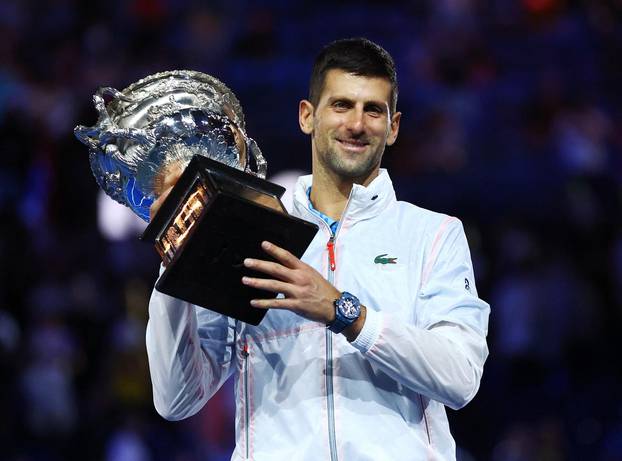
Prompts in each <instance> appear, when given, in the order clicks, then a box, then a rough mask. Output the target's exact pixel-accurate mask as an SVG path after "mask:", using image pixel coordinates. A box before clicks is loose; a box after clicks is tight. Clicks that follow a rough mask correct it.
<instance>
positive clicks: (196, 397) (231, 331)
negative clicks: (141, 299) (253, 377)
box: [146, 289, 236, 420]
mask: <svg viewBox="0 0 622 461" xmlns="http://www.w3.org/2000/svg"><path fill="white" fill-rule="evenodd" d="M146 335H147V337H146V342H147V356H148V358H149V370H150V373H151V382H152V386H153V403H154V406H155V408H156V410H157V412H158V413H159V414H160V415H161V416H162V417H164V418H166V419H168V420H179V419H183V418H187V417H189V416H192V415H194V414H195V413H197V412H198V411H199V410H200V409H201V408H202V407H203V405H205V403H206V402H207V401H208V400H209V398H210V397H211V396H212V395H214V394H215V393H216V391H217V390H218V389H219V388H220V386H221V385H222V384H223V383H224V382H225V381H226V380H227V378H228V377H229V376H230V375H231V374H232V373H233V370H235V368H236V365H235V363H234V360H235V354H234V344H235V321H234V320H233V319H231V318H229V317H226V316H224V315H221V314H217V313H215V312H211V311H208V310H206V309H201V308H199V307H196V306H194V305H192V304H190V303H187V302H185V301H181V300H179V299H176V298H172V297H170V296H168V295H165V294H163V293H160V292H158V291H156V290H155V289H154V290H153V293H152V295H151V299H150V301H149V322H148V323H147V334H146Z"/></svg>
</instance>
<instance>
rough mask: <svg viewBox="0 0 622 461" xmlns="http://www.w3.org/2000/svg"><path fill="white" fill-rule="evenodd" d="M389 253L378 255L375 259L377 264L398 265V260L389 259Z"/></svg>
mask: <svg viewBox="0 0 622 461" xmlns="http://www.w3.org/2000/svg"><path fill="white" fill-rule="evenodd" d="M386 256H387V253H384V254H381V255H378V256H376V257H375V258H374V263H375V264H397V262H396V261H397V258H387V257H386Z"/></svg>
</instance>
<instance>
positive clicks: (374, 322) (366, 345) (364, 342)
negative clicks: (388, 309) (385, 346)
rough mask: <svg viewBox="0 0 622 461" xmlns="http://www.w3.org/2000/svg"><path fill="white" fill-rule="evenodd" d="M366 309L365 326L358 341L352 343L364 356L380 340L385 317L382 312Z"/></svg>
mask: <svg viewBox="0 0 622 461" xmlns="http://www.w3.org/2000/svg"><path fill="white" fill-rule="evenodd" d="M366 309H367V311H366V312H365V324H364V325H363V328H362V329H361V332H360V333H359V335H358V336H357V337H356V339H355V340H354V341H352V342H351V343H350V344H352V345H353V346H354V347H356V348H357V349H358V350H359V351H360V352H362V353H363V354H366V353H367V351H369V349H371V348H372V346H373V345H374V344H375V343H376V341H377V340H378V336H380V330H381V329H382V323H383V315H382V314H381V313H380V312H377V311H375V310H373V309H370V308H366Z"/></svg>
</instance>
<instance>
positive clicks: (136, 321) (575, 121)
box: [0, 0, 622, 461]
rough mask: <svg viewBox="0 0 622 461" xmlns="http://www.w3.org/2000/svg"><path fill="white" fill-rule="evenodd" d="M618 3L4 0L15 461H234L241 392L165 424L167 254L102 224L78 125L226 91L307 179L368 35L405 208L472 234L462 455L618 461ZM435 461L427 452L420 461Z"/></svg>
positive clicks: (272, 161) (0, 139) (256, 131)
mask: <svg viewBox="0 0 622 461" xmlns="http://www.w3.org/2000/svg"><path fill="white" fill-rule="evenodd" d="M621 9H622V7H621V6H620V2H617V1H615V0H603V1H588V0H585V1H579V0H575V1H572V0H565V1H564V0H522V1H513V0H487V1H485V0H428V1H411V2H408V3H406V2H398V1H383V2H381V1H367V2H328V1H299V2H293V1H291V2H288V1H284V0H280V1H279V0H263V1H256V2H250V1H243V0H228V1H218V2H200V1H190V0H185V1H183V0H132V1H121V0H112V1H106V2H104V1H100V0H91V1H88V2H84V1H78V0H55V1H52V0H48V1H24V0H22V1H19V0H1V1H0V159H1V160H0V216H1V219H2V220H1V222H2V226H1V227H0V232H1V239H0V261H1V263H0V264H1V267H2V270H1V274H0V378H1V379H0V415H1V416H2V417H1V418H0V459H6V460H11V461H18V460H19V461H30V460H33V461H35V460H36V461H39V460H41V461H47V460H86V459H102V460H109V461H124V460H133V461H143V460H144V461H147V460H153V461H157V460H185V461H186V460H187V461H192V460H222V459H228V457H229V454H230V451H231V446H232V443H233V422H232V414H233V409H232V397H231V394H232V391H231V384H227V385H226V386H225V389H224V392H221V393H219V394H218V396H217V397H215V398H214V399H213V400H212V401H210V403H209V404H208V405H207V407H206V408H205V409H204V410H203V411H202V412H201V413H200V414H199V415H198V416H196V417H194V418H191V419H190V420H188V421H184V422H181V423H169V422H166V421H164V420H162V419H161V418H160V417H159V416H157V415H156V414H155V411H154V410H153V407H152V403H151V387H150V386H151V385H150V381H149V377H148V369H147V364H146V355H145V350H144V328H145V323H146V317H147V314H146V306H147V302H148V296H149V292H150V289H151V286H152V283H153V281H154V279H155V277H156V274H157V264H158V259H157V256H156V254H155V251H154V250H153V249H152V248H150V247H149V246H148V245H145V244H142V243H140V242H138V241H137V240H136V239H135V238H134V237H132V238H126V239H122V240H109V239H106V238H104V237H103V235H102V234H101V233H100V231H99V230H98V227H97V220H96V214H97V208H96V201H95V198H96V194H97V187H96V185H95V181H94V179H93V177H92V175H91V173H90V170H89V165H88V161H87V150H86V148H85V146H83V145H81V144H79V143H78V141H77V140H76V139H75V138H74V137H73V135H72V129H73V127H74V126H75V125H76V124H79V123H80V124H87V125H90V124H93V123H94V122H95V119H96V113H95V110H94V109H93V106H92V104H91V96H92V94H93V93H94V91H95V89H96V88H97V87H98V86H114V87H117V88H123V87H125V86H127V85H128V84H130V83H131V82H133V81H135V80H137V79H139V78H141V77H144V76H146V75H148V74H150V73H154V72H158V71H162V70H169V69H183V68H185V69H194V70H200V71H204V72H207V73H210V74H213V75H216V76H218V77H219V78H221V79H222V80H223V81H224V82H226V83H227V84H228V85H229V86H230V87H231V88H232V89H233V90H234V92H235V93H236V94H237V95H238V97H239V99H240V100H241V101H242V104H243V106H244V109H245V112H246V116H247V122H248V126H247V128H248V130H247V131H248V133H249V135H250V136H252V137H253V138H255V139H256V140H257V142H258V143H259V145H260V146H261V148H262V149H263V151H264V153H265V154H266V157H267V158H268V159H269V169H270V173H272V174H274V173H277V172H280V171H283V170H285V169H298V170H306V171H309V170H310V143H309V139H308V138H307V137H306V136H304V135H303V134H302V133H301V132H300V131H299V129H298V122H297V110H298V102H299V100H300V99H301V98H303V97H305V96H306V92H307V85H308V77H309V74H310V70H311V65H312V61H313V57H314V55H315V54H316V53H317V52H318V51H319V49H320V48H321V46H323V45H324V44H326V43H327V42H329V41H331V40H333V39H336V38H342V37H349V36H366V37H368V38H370V39H372V40H375V41H377V42H378V43H380V44H381V45H383V46H384V47H385V48H386V49H387V50H388V51H389V52H390V53H391V54H392V55H393V56H394V58H395V60H396V63H397V67H398V77H399V82H400V98H399V101H398V108H399V109H400V110H401V111H402V112H403V117H402V126H401V132H400V136H399V139H398V142H397V144H396V145H395V146H394V147H392V148H391V149H389V150H388V151H387V152H386V154H385V159H384V166H385V167H387V168H389V170H390V172H391V174H392V177H393V179H394V183H395V186H396V189H397V193H398V197H399V198H400V199H403V200H408V201H410V202H413V203H416V204H418V205H420V206H424V207H427V208H432V209H434V210H436V211H441V212H445V213H449V214H453V215H455V216H458V217H459V218H461V219H462V220H463V221H464V224H465V228H466V231H467V235H468V237H469V241H470V244H471V250H472V256H473V260H474V263H475V269H476V276H477V285H478V290H479V292H480V295H481V297H483V298H484V299H485V300H487V301H489V302H490V303H491V305H492V315H491V318H490V333H489V344H490V358H489V359H488V362H487V364H486V367H485V373H484V378H483V381H482V385H481V389H480V392H479V394H478V395H477V396H476V398H475V399H474V401H473V402H472V403H470V404H469V405H468V406H467V407H466V408H465V409H463V410H461V411H459V412H453V411H449V416H450V419H451V424H452V430H453V433H454V435H455V438H456V441H457V444H458V446H459V458H460V459H461V460H472V459H476V460H494V461H506V460H507V461H523V460H554V461H557V460H564V459H570V460H585V459H602V460H618V459H622V425H621V423H622V403H621V402H622V399H621V393H622V380H621V367H620V359H619V351H620V350H621V347H620V335H619V333H618V332H619V329H620V320H621V313H622V297H621V295H620V291H619V287H620V285H621V282H622V233H621V227H620V201H621V197H622V189H621V187H620V186H621V179H622V169H621V167H622V159H621V151H622V134H621V133H622V131H621V128H622V118H621V107H622V106H621V102H622V101H621V99H622V94H621V92H620V90H619V85H620V82H621V81H622V72H621V70H622V64H621V63H622V53H621V51H622V40H621V39H622V23H621V21H620V19H621V14H620V13H621ZM422 456H423V455H422Z"/></svg>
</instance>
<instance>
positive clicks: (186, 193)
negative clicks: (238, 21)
mask: <svg viewBox="0 0 622 461" xmlns="http://www.w3.org/2000/svg"><path fill="white" fill-rule="evenodd" d="M93 101H94V103H95V108H96V110H97V112H98V114H99V117H98V120H97V123H96V124H95V125H94V126H93V127H85V126H81V125H80V126H77V127H76V128H75V130H74V133H75V135H76V137H77V138H78V139H79V140H80V141H81V142H82V143H84V144H86V145H87V146H88V147H89V161H90V164H91V170H92V172H93V175H94V176H95V180H96V181H97V184H98V185H99V186H100V187H101V188H102V189H103V190H104V192H105V193H106V194H107V195H109V196H110V197H111V198H113V199H114V200H116V201H117V202H119V203H121V204H123V205H126V206H128V207H129V208H130V209H131V210H132V211H133V212H134V213H135V214H137V215H138V216H139V217H141V218H142V219H143V220H145V221H147V222H149V221H150V219H149V208H150V206H151V204H152V203H153V202H154V200H156V199H157V197H158V196H159V195H160V194H161V193H162V192H163V190H162V189H163V184H164V180H165V178H166V175H167V174H169V173H170V172H171V171H172V170H173V169H176V168H179V169H181V170H183V173H182V174H181V176H180V178H179V180H178V181H177V183H176V184H175V186H174V187H173V189H172V190H171V192H170V194H169V195H168V197H167V198H166V199H165V200H164V202H163V203H162V205H161V207H160V209H159V210H158V212H157V214H156V215H155V216H154V217H153V219H151V221H150V222H149V225H148V226H147V228H146V229H145V231H144V233H143V235H142V236H141V239H142V240H145V241H148V242H152V243H154V244H155V248H156V250H157V251H158V253H159V254H160V256H161V258H162V262H163V265H164V271H163V272H162V273H161V274H160V277H159V279H158V281H157V283H156V289H157V290H158V291H161V292H163V293H166V294H168V295H171V296H174V297H176V298H179V299H183V300H185V301H189V302H191V303H193V304H196V305H198V306H201V307H204V308H207V309H210V310H213V311H216V312H220V313H222V314H225V315H228V316H230V317H233V318H236V319H238V320H242V321H244V322H247V323H250V324H253V325H258V324H259V323H260V322H261V320H262V318H263V316H264V315H265V314H266V311H265V310H263V309H254V308H252V307H250V300H251V299H256V298H264V299H265V298H269V297H274V293H270V292H267V291H264V290H258V289H256V288H251V287H247V286H245V285H243V284H242V283H241V278H242V276H244V275H249V276H259V275H260V274H258V273H256V272H254V271H252V270H249V269H247V268H245V267H244V264H243V261H244V258H247V257H250V258H257V259H266V258H268V256H267V255H266V254H265V253H263V251H262V250H261V247H260V244H261V242H262V241H263V240H268V241H271V242H273V243H275V244H277V245H279V246H281V247H283V248H286V249H288V250H289V251H290V252H292V253H293V254H295V255H296V256H297V257H301V256H302V254H303V253H304V251H305V250H306V248H307V247H308V245H309V243H310V242H311V240H312V239H313V237H314V236H315V234H316V232H317V226H315V225H314V224H311V223H309V222H307V221H304V220H302V219H299V218H296V217H294V216H291V215H289V214H288V213H287V211H286V210H285V207H284V206H283V204H282V203H281V200H280V198H281V196H282V195H283V193H284V192H285V189H284V188H282V187H281V186H278V185H276V184H273V183H270V182H268V181H266V180H265V175H266V169H267V162H266V160H265V159H264V157H263V155H262V153H261V150H260V149H259V147H258V146H257V143H256V142H255V141H254V140H253V139H252V138H250V137H248V136H247V134H246V131H245V125H244V114H243V112H242V108H241V106H240V103H239V101H238V100H237V98H236V97H235V95H234V94H233V92H232V91H231V90H230V89H229V88H227V87H226V86H225V85H224V84H223V83H222V82H220V81H219V80H218V79H216V78H214V77H212V76H210V75H207V74H203V73H201V72H195V71H185V70H178V71H169V72H161V73H158V74H154V75H150V76H148V77H146V78H144V79H142V80H139V81H138V82H136V83H133V84H132V85H130V86H129V87H127V88H126V89H124V90H123V91H118V90H116V89H114V88H109V87H104V88H100V89H99V90H98V91H97V92H96V93H95V95H94V96H93Z"/></svg>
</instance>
